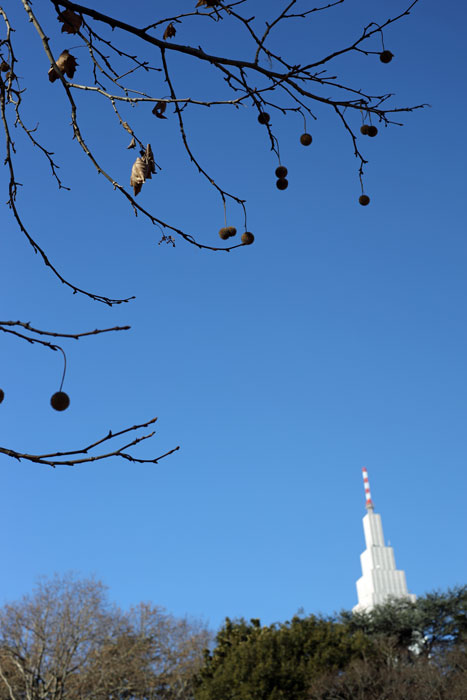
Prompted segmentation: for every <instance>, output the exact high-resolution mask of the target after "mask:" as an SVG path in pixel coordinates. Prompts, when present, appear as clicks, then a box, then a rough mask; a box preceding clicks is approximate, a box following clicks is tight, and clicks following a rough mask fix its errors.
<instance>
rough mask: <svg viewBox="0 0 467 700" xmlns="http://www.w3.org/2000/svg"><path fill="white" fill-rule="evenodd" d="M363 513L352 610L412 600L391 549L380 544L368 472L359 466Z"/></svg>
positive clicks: (378, 516) (378, 524)
mask: <svg viewBox="0 0 467 700" xmlns="http://www.w3.org/2000/svg"><path fill="white" fill-rule="evenodd" d="M362 472H363V485H364V488H365V498H366V509H367V514H366V515H365V517H364V518H363V531H364V533H365V542H366V549H365V551H364V552H363V553H362V554H361V555H360V562H361V565H362V576H361V577H360V578H359V579H358V581H357V594H358V605H355V607H354V608H353V610H354V612H358V611H362V610H371V608H373V607H374V606H375V605H379V604H380V603H384V602H386V601H387V599H388V598H389V597H393V598H407V599H408V600H411V601H412V602H415V600H416V596H415V595H413V594H411V593H409V592H408V590H407V583H406V580H405V573H404V572H403V571H400V570H398V569H396V562H395V560H394V550H393V548H392V547H386V546H385V544H384V536H383V526H382V524H381V516H380V515H378V513H375V512H374V506H373V501H372V500H371V493H370V483H369V481H368V472H367V470H366V469H365V467H363V469H362Z"/></svg>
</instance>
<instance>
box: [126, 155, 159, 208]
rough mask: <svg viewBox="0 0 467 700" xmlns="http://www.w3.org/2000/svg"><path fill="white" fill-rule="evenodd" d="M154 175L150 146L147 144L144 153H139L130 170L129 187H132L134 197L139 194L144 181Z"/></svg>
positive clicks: (154, 169) (154, 168)
mask: <svg viewBox="0 0 467 700" xmlns="http://www.w3.org/2000/svg"><path fill="white" fill-rule="evenodd" d="M155 173H156V164H155V162H154V155H153V152H152V149H151V144H149V143H148V145H147V146H146V151H144V152H143V151H141V155H140V156H139V157H138V158H137V159H136V160H135V162H134V163H133V166H132V168H131V176H130V186H131V187H133V192H134V193H135V197H136V195H137V194H139V193H140V192H141V188H142V186H143V184H144V183H145V182H146V180H150V179H151V177H152V175H154V174H155Z"/></svg>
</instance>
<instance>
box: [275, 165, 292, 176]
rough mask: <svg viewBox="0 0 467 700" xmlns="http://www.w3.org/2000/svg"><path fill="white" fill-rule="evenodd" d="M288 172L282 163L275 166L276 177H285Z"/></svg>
mask: <svg viewBox="0 0 467 700" xmlns="http://www.w3.org/2000/svg"><path fill="white" fill-rule="evenodd" d="M288 172H289V171H288V170H287V168H286V167H285V166H284V165H279V166H278V167H277V168H276V177H279V178H282V179H284V177H286V175H287V173H288Z"/></svg>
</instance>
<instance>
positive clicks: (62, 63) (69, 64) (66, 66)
mask: <svg viewBox="0 0 467 700" xmlns="http://www.w3.org/2000/svg"><path fill="white" fill-rule="evenodd" d="M56 63H57V68H59V69H60V70H61V72H62V73H63V74H64V75H67V76H68V77H69V78H72V77H73V76H74V74H75V70H76V66H77V65H78V63H77V61H76V58H75V57H74V56H72V55H71V53H69V52H68V49H65V50H64V51H62V53H61V54H60V56H59V57H58V58H57V61H56ZM57 78H58V75H57V73H56V72H55V69H54V67H53V66H52V67H51V68H50V69H49V80H50V82H51V83H54V82H55V81H56V80H57Z"/></svg>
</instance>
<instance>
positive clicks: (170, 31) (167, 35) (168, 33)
mask: <svg viewBox="0 0 467 700" xmlns="http://www.w3.org/2000/svg"><path fill="white" fill-rule="evenodd" d="M176 33H177V30H176V29H175V27H174V26H173V24H172V22H171V23H170V24H168V25H167V26H166V28H165V32H164V34H163V36H162V38H163V39H171V38H172V37H173V36H175V34H176Z"/></svg>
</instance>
